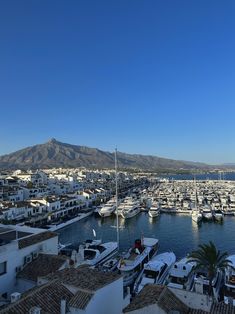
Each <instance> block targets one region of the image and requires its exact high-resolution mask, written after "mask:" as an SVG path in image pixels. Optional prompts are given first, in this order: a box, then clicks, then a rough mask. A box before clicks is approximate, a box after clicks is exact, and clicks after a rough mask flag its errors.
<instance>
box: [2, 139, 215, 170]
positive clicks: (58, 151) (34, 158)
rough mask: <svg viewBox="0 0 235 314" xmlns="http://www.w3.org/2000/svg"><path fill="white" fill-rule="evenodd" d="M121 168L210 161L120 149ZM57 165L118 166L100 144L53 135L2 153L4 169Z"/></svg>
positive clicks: (189, 166) (194, 166) (197, 166)
mask: <svg viewBox="0 0 235 314" xmlns="http://www.w3.org/2000/svg"><path fill="white" fill-rule="evenodd" d="M118 165H119V167H120V168H138V169H145V170H159V169H187V170H190V169H205V168H207V169H208V168H209V166H208V165H206V164H203V163H196V162H187V161H177V160H171V159H166V158H159V157H155V156H145V155H136V154H133V155H132V154H125V153H120V152H118ZM53 167H68V168H69V167H88V168H114V154H113V153H110V152H104V151H102V150H99V149H97V148H89V147H86V146H77V145H71V144H66V143H61V142H59V141H57V140H55V139H51V140H50V141H49V142H47V143H45V144H39V145H35V146H32V147H27V148H24V149H21V150H19V151H16V152H14V153H11V154H8V155H4V156H0V168H1V169H37V168H53Z"/></svg>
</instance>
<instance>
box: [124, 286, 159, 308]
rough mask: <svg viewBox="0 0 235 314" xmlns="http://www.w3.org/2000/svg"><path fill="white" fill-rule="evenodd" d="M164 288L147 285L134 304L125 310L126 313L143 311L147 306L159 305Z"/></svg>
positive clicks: (133, 301) (134, 300)
mask: <svg viewBox="0 0 235 314" xmlns="http://www.w3.org/2000/svg"><path fill="white" fill-rule="evenodd" d="M163 290H164V286H159V285H146V286H145V287H144V288H143V289H142V290H141V292H140V293H139V294H138V295H137V296H136V297H135V298H134V299H133V300H132V302H131V303H130V304H129V305H128V306H127V307H126V308H125V309H124V311H123V312H124V313H126V312H131V311H134V310H137V309H141V308H143V307H145V306H148V305H151V304H154V303H157V301H158V300H159V298H160V295H161V293H162V291H163Z"/></svg>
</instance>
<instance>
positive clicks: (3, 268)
mask: <svg viewBox="0 0 235 314" xmlns="http://www.w3.org/2000/svg"><path fill="white" fill-rule="evenodd" d="M6 272H7V262H3V263H0V276H1V275H4V274H6Z"/></svg>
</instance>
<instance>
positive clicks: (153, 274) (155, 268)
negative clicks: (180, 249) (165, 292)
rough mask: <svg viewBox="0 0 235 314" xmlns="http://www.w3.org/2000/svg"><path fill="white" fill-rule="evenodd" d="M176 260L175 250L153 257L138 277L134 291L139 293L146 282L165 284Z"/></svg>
mask: <svg viewBox="0 0 235 314" xmlns="http://www.w3.org/2000/svg"><path fill="white" fill-rule="evenodd" d="M175 261H176V256H175V254H174V253H173V252H165V253H162V254H159V255H155V256H154V257H152V258H151V260H150V261H149V262H148V263H146V264H144V269H143V270H142V272H141V273H140V275H139V276H138V277H137V279H136V281H135V285H134V291H135V292H136V293H139V292H140V291H141V290H142V289H143V287H144V286H145V285H146V284H163V282H164V280H165V279H166V276H167V274H168V272H169V270H170V268H171V267H172V265H173V264H174V263H175Z"/></svg>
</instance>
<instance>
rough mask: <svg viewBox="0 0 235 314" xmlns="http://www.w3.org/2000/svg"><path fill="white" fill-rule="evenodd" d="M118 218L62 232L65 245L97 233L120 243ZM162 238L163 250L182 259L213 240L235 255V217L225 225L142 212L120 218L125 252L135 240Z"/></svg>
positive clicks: (83, 223)
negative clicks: (117, 226) (198, 223)
mask: <svg viewBox="0 0 235 314" xmlns="http://www.w3.org/2000/svg"><path fill="white" fill-rule="evenodd" d="M115 224H116V218H115V217H113V218H112V217H107V218H103V219H101V218H97V217H95V216H91V217H88V218H86V219H85V220H82V221H79V222H77V223H75V224H73V225H70V226H68V227H67V228H64V229H62V230H61V232H60V241H61V242H62V243H68V242H80V241H84V240H86V239H92V238H93V231H92V229H94V230H95V231H96V235H97V239H102V240H103V241H115V240H116V229H115ZM141 234H143V235H144V236H147V237H156V238H158V239H159V241H160V242H159V243H160V251H161V252H164V251H169V250H172V251H173V252H175V254H176V256H177V257H178V258H180V257H183V256H185V255H186V254H187V253H189V252H191V250H193V249H195V248H197V246H198V244H200V243H207V242H208V241H210V240H211V241H213V242H214V243H215V244H216V245H217V246H218V248H219V249H221V250H223V251H227V252H229V253H230V254H232V253H233V254H235V236H234V235H235V217H231V216H227V217H224V221H223V223H214V222H202V224H201V225H199V226H198V225H197V224H196V223H194V222H193V221H192V219H191V216H190V215H179V214H177V215H170V214H161V215H160V217H157V218H150V217H149V216H148V214H147V213H145V212H142V213H140V214H139V215H138V216H136V217H133V218H130V219H128V220H123V219H120V249H121V250H123V251H124V250H125V249H128V248H129V247H130V246H132V245H133V243H134V240H135V239H137V238H140V237H141Z"/></svg>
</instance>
